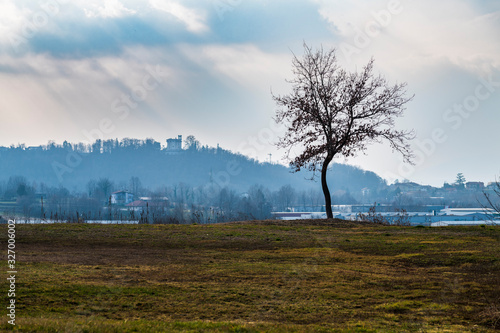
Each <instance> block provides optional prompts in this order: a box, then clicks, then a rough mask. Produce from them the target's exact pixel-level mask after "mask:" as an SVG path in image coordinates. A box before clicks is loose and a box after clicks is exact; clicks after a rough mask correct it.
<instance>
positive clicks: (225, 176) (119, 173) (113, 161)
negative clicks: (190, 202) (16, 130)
mask: <svg viewBox="0 0 500 333" xmlns="http://www.w3.org/2000/svg"><path fill="white" fill-rule="evenodd" d="M11 176H24V177H26V178H27V180H28V181H30V182H33V181H35V182H37V183H45V184H47V185H49V186H63V187H66V188H68V189H70V190H77V191H81V190H84V189H85V187H86V185H87V183H88V182H89V181H90V180H97V179H101V178H109V179H110V180H112V181H114V182H115V183H117V184H118V183H120V182H122V183H123V182H128V181H129V180H130V179H131V178H132V177H137V178H139V179H140V181H141V183H142V185H143V186H145V187H149V188H152V189H153V188H156V187H159V186H163V185H165V186H169V185H174V184H179V183H184V184H186V185H189V186H193V187H197V186H205V185H210V184H216V185H218V186H220V187H228V188H232V189H234V190H236V191H245V190H246V189H248V188H249V187H250V186H252V185H255V184H260V185H263V186H265V187H266V188H268V189H270V190H276V189H278V188H279V187H281V186H283V185H287V184H290V185H292V186H293V187H294V188H295V189H297V190H307V189H310V188H314V189H319V188H320V185H319V183H318V182H314V181H311V180H308V179H307V178H311V174H310V173H309V172H300V173H291V172H290V169H289V168H287V167H285V166H282V165H277V164H270V163H260V162H258V161H255V160H253V159H250V158H248V157H246V156H243V155H240V154H235V153H232V152H230V151H227V150H224V149H221V148H209V147H199V146H195V147H190V148H189V149H183V150H181V151H177V152H175V151H174V152H172V151H168V150H167V149H164V148H162V147H161V145H160V143H159V142H156V141H154V140H151V139H148V140H136V139H124V140H122V141H118V140H107V141H97V142H95V143H94V144H92V145H85V144H81V143H80V144H69V143H67V142H65V143H64V144H63V145H56V144H54V143H50V144H48V145H46V146H41V147H25V146H23V145H19V146H17V147H9V148H7V147H0V181H7V180H8V179H9V177H11ZM329 182H330V185H331V188H332V189H333V190H334V191H335V190H346V191H350V192H351V193H357V192H359V191H361V189H363V188H370V189H372V190H378V189H380V188H383V187H385V181H384V180H383V179H382V178H380V177H379V176H378V175H376V174H375V173H373V172H367V171H364V170H361V169H359V168H356V167H353V166H349V165H341V164H335V165H333V166H332V170H331V171H330V173H329Z"/></svg>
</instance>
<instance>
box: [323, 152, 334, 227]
mask: <svg viewBox="0 0 500 333" xmlns="http://www.w3.org/2000/svg"><path fill="white" fill-rule="evenodd" d="M332 159H333V157H330V156H327V157H326V158H325V161H324V162H323V167H322V168H321V187H322V188H323V194H324V195H325V209H326V218H327V219H333V212H332V197H331V196H330V190H329V189H328V184H327V183H326V171H327V170H328V165H329V164H330V162H331V161H332Z"/></svg>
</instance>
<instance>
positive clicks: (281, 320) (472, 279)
mask: <svg viewBox="0 0 500 333" xmlns="http://www.w3.org/2000/svg"><path fill="white" fill-rule="evenodd" d="M0 233H1V237H0V239H1V244H3V247H4V249H2V251H4V252H5V253H6V252H7V246H6V240H7V227H6V226H5V225H2V226H0ZM16 256H17V257H16V260H17V270H18V274H17V281H16V283H17V285H16V288H17V295H16V304H17V312H16V316H17V317H16V326H15V327H14V329H15V330H18V331H21V332H337V331H338V332H494V331H496V330H498V329H499V328H500V228H499V227H492V226H481V227H479V226H475V227H446V228H425V227H390V226H381V225H373V224H367V223H353V222H346V221H337V220H334V221H325V220H322V221H293V222H284V221H255V222H245V223H243V222H241V223H239V222H235V223H227V224H217V225H89V224H53V225H17V226H16ZM6 259H7V258H6V256H4V258H3V263H4V267H7V264H6ZM5 271H7V269H5ZM4 275H6V273H4ZM2 281H3V282H2V283H1V284H0V288H2V290H5V292H3V295H4V297H3V298H2V300H3V303H4V305H6V304H7V302H8V298H7V290H8V286H7V283H6V282H5V281H6V280H5V278H4V279H2ZM2 308H3V309H4V310H3V313H4V314H3V315H2V321H1V322H0V330H3V331H10V330H12V329H13V327H12V325H10V324H8V323H7V317H6V316H5V306H2Z"/></svg>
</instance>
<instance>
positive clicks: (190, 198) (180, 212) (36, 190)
mask: <svg viewBox="0 0 500 333" xmlns="http://www.w3.org/2000/svg"><path fill="white" fill-rule="evenodd" d="M122 189H127V190H129V191H130V192H132V193H133V194H134V195H135V198H136V199H139V198H141V197H147V201H148V202H150V204H149V205H148V206H147V208H145V209H144V211H134V210H131V209H128V210H127V209H124V208H123V207H117V206H114V205H111V204H110V200H109V199H110V196H111V193H113V191H116V190H122ZM394 192H395V193H391V194H390V195H392V199H391V200H388V199H386V200H379V201H377V202H379V203H382V204H392V205H393V206H394V207H395V208H403V207H415V206H419V205H425V204H438V205H450V206H455V207H456V206H458V207H468V206H469V207H470V206H478V204H481V205H483V206H485V207H494V208H497V209H498V208H499V207H500V206H498V201H499V200H498V199H499V198H500V186H499V187H498V191H497V193H496V195H489V196H482V195H481V196H479V197H478V196H477V194H473V193H469V192H462V193H461V192H457V193H454V194H452V195H451V196H450V197H449V198H448V199H446V200H445V199H443V200H441V201H440V202H436V201H435V199H432V200H431V199H429V200H430V201H426V200H425V199H423V198H413V197H411V196H408V195H406V194H402V193H397V191H394ZM465 195H467V196H465ZM0 197H1V198H3V199H4V201H6V200H7V201H8V200H12V199H14V200H15V202H16V204H15V205H14V206H12V207H11V208H10V211H6V212H5V213H7V214H13V215H14V214H17V215H22V216H24V217H33V218H44V219H51V220H56V221H81V220H136V221H142V222H147V223H190V222H196V223H212V222H225V221H234V220H253V219H268V218H271V217H272V214H271V212H272V211H287V210H290V209H291V208H293V209H295V210H296V211H299V210H300V211H324V210H325V208H324V201H323V196H322V193H321V192H320V191H318V190H307V191H297V190H296V189H294V188H293V187H292V186H291V185H285V186H282V187H280V188H279V189H277V190H270V189H268V188H266V187H264V186H262V185H254V186H251V187H250V188H248V189H247V191H245V192H237V191H235V190H234V189H231V188H226V187H225V188H220V187H218V186H216V185H214V184H207V185H205V186H198V187H193V186H189V185H187V184H184V183H179V184H176V185H172V186H162V187H158V188H156V189H154V190H151V189H148V188H145V187H143V186H142V183H141V180H140V179H139V178H138V177H131V178H130V179H129V180H128V182H119V183H116V182H114V181H112V180H110V179H109V178H100V179H96V180H90V181H88V183H87V186H86V188H85V190H84V191H70V190H68V189H66V188H64V187H51V186H47V185H45V184H44V183H36V182H31V183H30V182H28V180H27V179H26V178H25V177H23V176H13V177H10V178H9V179H8V181H4V182H0ZM165 198H168V200H165ZM333 202H334V203H335V204H357V203H358V202H357V201H356V200H355V199H354V198H353V197H352V196H351V195H350V194H349V192H346V191H343V192H342V191H339V192H338V194H337V195H334V196H333ZM452 203H454V204H452Z"/></svg>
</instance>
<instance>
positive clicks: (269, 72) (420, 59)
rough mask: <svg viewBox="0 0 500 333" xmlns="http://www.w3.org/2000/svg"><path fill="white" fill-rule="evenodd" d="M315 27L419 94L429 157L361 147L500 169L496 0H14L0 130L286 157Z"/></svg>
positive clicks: (475, 175) (375, 163)
mask: <svg viewBox="0 0 500 333" xmlns="http://www.w3.org/2000/svg"><path fill="white" fill-rule="evenodd" d="M303 41H306V42H307V43H308V44H309V45H311V46H320V45H323V46H324V47H325V48H330V47H336V48H337V50H338V56H339V59H340V61H341V62H342V64H343V65H344V66H346V67H347V68H349V69H356V68H358V69H359V68H360V67H362V66H363V65H364V64H366V62H367V61H368V60H369V58H370V57H372V56H373V57H374V58H375V60H376V70H377V71H378V72H380V73H381V74H383V75H385V76H386V77H387V78H388V79H389V81H390V82H394V83H395V82H407V83H408V90H409V92H410V93H411V94H415V99H414V100H413V102H412V103H411V104H409V105H408V110H407V112H406V116H405V117H404V118H402V119H400V120H399V121H398V127H400V128H401V129H411V128H414V129H415V131H416V133H417V139H416V140H415V142H414V147H415V151H416V154H417V159H416V161H415V162H416V165H415V166H408V165H404V164H402V162H401V159H400V157H399V156H398V155H396V154H393V153H392V151H391V150H390V149H389V148H388V147H386V146H384V145H380V146H373V147H372V148H370V149H369V150H368V151H367V155H366V156H364V155H363V156H358V157H356V158H352V159H350V160H348V163H350V164H354V165H359V166H361V167H362V168H365V169H368V170H372V171H375V172H377V173H379V174H380V175H381V176H383V177H385V178H386V179H388V180H389V181H393V180H394V179H396V178H398V179H404V178H407V179H410V180H414V181H417V182H421V183H425V184H432V185H442V183H443V182H444V181H448V182H452V181H454V179H455V175H456V174H457V173H458V172H462V173H464V175H465V177H466V178H467V180H471V181H472V180H480V181H491V180H494V179H495V177H496V176H497V177H498V176H499V175H500V154H498V148H497V146H496V144H497V143H498V142H499V141H500V130H499V125H500V112H499V111H500V2H499V1H498V0H490V1H485V0H481V1H480V0H444V1H439V2H437V1H430V0H421V1H410V0H401V1H378V0H377V1H374V0H370V1H368V0H356V1H344V0H342V1H341V0H311V1H305V0H304V1H290V0H286V1H285V0H283V1H281V0H273V1H271V0H269V1H263V0H213V1H212V0H210V1H180V0H178V1H160V0H150V1H140V2H139V1H125V0H124V1H120V0H107V1H93V0H91V1H88V0H85V1H83V0H76V1H69V0H64V1H63V0H61V1H57V0H41V1H14V0H11V1H10V0H3V1H1V2H0V91H1V92H2V95H1V97H2V98H1V99H0V117H1V118H0V145H4V146H8V145H11V144H17V143H26V144H27V145H28V146H29V145H40V144H46V143H47V141H49V140H54V141H56V142H59V143H61V142H62V141H64V140H68V141H70V142H79V141H87V142H88V141H90V140H91V141H93V140H94V139H96V138H98V137H101V136H102V137H103V138H123V137H134V138H147V137H152V138H154V139H156V140H158V141H161V142H162V143H165V140H166V139H167V138H170V137H176V136H177V135H178V134H183V135H184V136H186V135H189V134H193V135H195V136H196V137H197V139H199V140H200V141H201V143H202V144H207V145H210V146H215V145H217V143H219V144H220V145H221V147H223V148H227V149H230V150H233V151H239V152H241V153H244V154H247V155H250V156H252V157H257V158H259V159H260V160H265V159H269V156H268V154H270V153H272V154H273V155H272V159H273V161H278V159H279V158H280V157H281V156H283V153H284V152H279V151H277V150H276V149H275V148H274V147H273V145H272V142H273V141H275V139H276V136H277V135H278V134H279V129H278V128H276V127H275V126H274V125H273V123H272V116H273V115H274V112H275V104H274V102H273V100H272V97H271V91H272V92H274V93H286V92H288V91H289V90H290V87H289V85H288V84H287V83H286V82H285V79H287V78H291V77H292V76H291V58H292V52H294V53H296V54H298V55H300V54H302V51H303V50H302V43H303ZM0 159H1V156H0Z"/></svg>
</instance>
